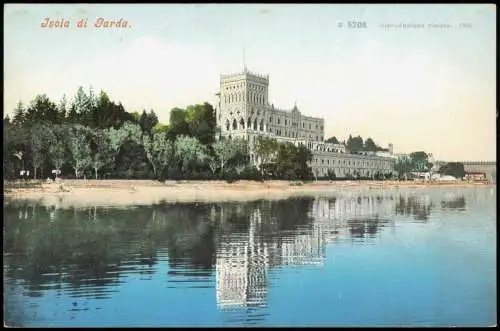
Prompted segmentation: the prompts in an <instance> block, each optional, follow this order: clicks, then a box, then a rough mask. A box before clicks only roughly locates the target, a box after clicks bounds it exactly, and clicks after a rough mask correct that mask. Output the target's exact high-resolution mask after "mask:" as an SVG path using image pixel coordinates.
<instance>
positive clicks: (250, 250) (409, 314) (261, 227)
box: [4, 188, 496, 326]
mask: <svg viewBox="0 0 500 331" xmlns="http://www.w3.org/2000/svg"><path fill="white" fill-rule="evenodd" d="M4 302H5V304H4V316H5V317H4V318H5V320H6V323H7V325H11V326H188V325H189V326H230V325H248V326H315V325H316V326H400V325H405V326H417V325H424V326H426V325H427V326H445V325H457V326H462V325H471V326H472V325H478V326H487V325H494V324H496V188H470V189H453V190H449V189H438V188H433V189H416V190H410V189H408V190H393V191H391V190H388V191H379V192H377V191H374V192H370V193H366V194H365V193H363V194H361V193H354V192H352V193H342V194H338V195H337V196H333V195H332V196H324V197H316V198H294V199H289V200H280V201H267V200H261V201H255V202H247V203H211V204H201V203H192V204H162V205H154V206H130V207H129V208H104V207H99V206H96V207H92V208H87V209H61V208H56V206H52V207H45V206H39V205H33V204H29V203H19V202H16V203H14V202H6V203H5V208H4Z"/></svg>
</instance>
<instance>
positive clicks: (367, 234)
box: [347, 217, 390, 239]
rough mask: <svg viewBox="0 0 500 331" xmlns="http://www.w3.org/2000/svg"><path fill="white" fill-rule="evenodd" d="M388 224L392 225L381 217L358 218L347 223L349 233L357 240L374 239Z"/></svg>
mask: <svg viewBox="0 0 500 331" xmlns="http://www.w3.org/2000/svg"><path fill="white" fill-rule="evenodd" d="M388 223H390V221H389V220H386V219H381V218H379V217H373V218H356V219H350V220H348V221H347V224H348V227H349V233H350V235H351V237H352V238H356V239H363V238H374V237H375V236H376V234H377V232H378V231H379V230H380V229H381V228H382V227H383V226H385V225H386V224H388Z"/></svg>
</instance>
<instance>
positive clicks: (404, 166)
mask: <svg viewBox="0 0 500 331" xmlns="http://www.w3.org/2000/svg"><path fill="white" fill-rule="evenodd" d="M412 167H413V165H412V161H411V159H410V158H409V157H405V158H400V159H398V160H397V161H396V162H395V163H394V170H395V171H396V172H397V173H398V177H399V178H400V179H402V178H407V177H408V173H410V172H411V171H412Z"/></svg>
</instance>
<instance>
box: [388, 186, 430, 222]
mask: <svg viewBox="0 0 500 331" xmlns="http://www.w3.org/2000/svg"><path fill="white" fill-rule="evenodd" d="M397 200H398V201H397V203H396V215H398V214H399V215H406V216H413V219H414V220H417V221H427V220H428V219H429V216H430V214H431V209H432V208H433V207H434V205H433V204H432V201H431V198H430V197H429V196H428V195H418V196H417V195H410V194H408V193H406V194H401V195H400V196H399V198H398V199H397Z"/></svg>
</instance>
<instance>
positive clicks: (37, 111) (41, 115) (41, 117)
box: [25, 94, 60, 124]
mask: <svg viewBox="0 0 500 331" xmlns="http://www.w3.org/2000/svg"><path fill="white" fill-rule="evenodd" d="M25 119H26V120H27V121H29V122H31V123H32V124H34V123H40V122H44V121H45V122H50V123H53V124H60V119H59V114H58V111H57V106H56V105H55V104H54V103H53V102H52V101H50V99H49V98H48V97H47V95H45V94H41V95H37V96H36V97H35V99H34V100H33V101H31V103H30V105H29V107H28V109H27V110H26V113H25Z"/></svg>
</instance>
